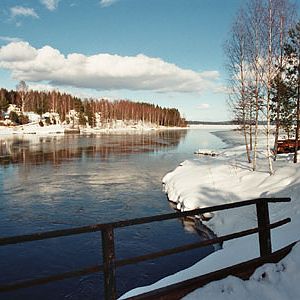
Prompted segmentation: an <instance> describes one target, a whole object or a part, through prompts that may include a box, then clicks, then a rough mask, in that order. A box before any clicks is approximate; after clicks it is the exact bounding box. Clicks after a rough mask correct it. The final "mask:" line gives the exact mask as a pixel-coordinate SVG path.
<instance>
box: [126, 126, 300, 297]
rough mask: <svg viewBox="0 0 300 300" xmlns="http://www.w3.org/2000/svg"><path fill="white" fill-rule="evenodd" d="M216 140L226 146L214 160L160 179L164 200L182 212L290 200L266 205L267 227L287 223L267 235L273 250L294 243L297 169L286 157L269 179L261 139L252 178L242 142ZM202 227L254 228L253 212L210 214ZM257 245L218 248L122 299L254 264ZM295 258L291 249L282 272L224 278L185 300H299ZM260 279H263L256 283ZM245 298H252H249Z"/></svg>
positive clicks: (231, 136)
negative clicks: (287, 220)
mask: <svg viewBox="0 0 300 300" xmlns="http://www.w3.org/2000/svg"><path fill="white" fill-rule="evenodd" d="M216 135H218V136H219V137H220V138H221V139H222V140H223V141H226V142H227V145H228V147H227V148H226V149H224V150H223V151H221V152H220V154H219V155H218V156H217V157H207V156H203V157H200V156H199V157H195V158H194V159H192V160H187V161H184V162H182V163H181V164H180V166H178V167H177V168H176V169H175V170H174V171H172V172H170V173H168V174H167V175H166V176H165V177H164V178H163V183H164V189H165V192H166V193H167V195H168V198H169V200H170V201H172V202H174V203H175V204H176V205H177V209H180V210H182V211H184V210H190V209H194V208H197V207H206V206H212V205H218V204H222V203H230V202H235V201H242V200H248V199H252V198H258V197H291V198H292V202H291V203H288V204H287V203H284V204H273V205H272V204H270V221H271V222H275V221H278V220H280V219H284V218H286V217H291V218H292V222H291V223H289V224H287V225H285V226H283V227H280V228H277V229H275V230H273V231H272V243H273V245H272V246H273V250H277V249H279V248H281V247H283V246H285V245H287V244H290V243H291V242H294V241H297V240H300V232H299V230H298V229H299V226H300V196H299V195H300V176H299V175H300V165H299V164H296V165H295V164H293V163H292V160H291V156H289V155H282V156H281V157H280V158H279V159H278V160H277V161H276V162H275V163H274V168H275V174H274V175H273V176H270V175H269V173H268V166H267V160H266V158H265V156H266V153H265V145H264V141H265V137H264V136H263V135H261V136H260V147H259V157H258V170H257V171H256V172H253V171H251V165H249V164H248V163H247V162H246V157H245V153H244V146H242V145H241V141H242V137H241V136H239V135H238V133H237V132H233V131H228V130H225V131H223V132H218V133H217V134H216ZM205 225H206V226H208V227H209V228H210V229H211V230H212V231H213V232H215V233H216V234H217V235H219V236H220V235H225V234H229V233H232V232H235V231H240V230H244V229H248V228H252V227H256V225H257V221H256V212H255V208H254V207H244V208H239V209H236V210H229V211H225V212H216V213H215V214H214V215H212V218H211V219H210V220H209V221H207V222H205ZM257 245H258V240H257V235H252V236H248V237H245V238H240V239H237V240H231V241H227V242H224V244H223V248H222V249H221V250H219V251H216V252H214V253H212V254H210V255H209V256H207V257H206V258H204V259H202V260H201V261H199V262H198V263H197V264H195V265H194V266H192V267H190V268H188V269H186V270H183V271H181V272H178V273H176V274H174V275H172V276H169V277H167V278H164V279H162V280H160V281H159V282H157V283H155V284H153V285H151V286H147V287H143V288H138V289H135V290H133V291H130V292H129V293H127V294H126V295H125V296H126V297H128V296H132V295H134V294H139V293H143V292H146V291H149V290H153V289H156V288H159V287H163V286H166V285H169V284H172V283H175V282H179V281H182V280H186V279H189V278H193V277H195V276H199V275H202V274H206V273H209V272H212V271H215V270H218V269H221V268H224V267H227V266H230V265H233V264H237V263H239V262H242V261H246V260H249V259H252V258H255V257H257V256H259V249H258V246H257ZM299 256H300V247H299V246H297V247H295V248H294V249H293V250H292V252H291V253H290V254H289V255H288V256H287V257H286V258H285V259H284V260H283V264H284V268H283V269H280V270H279V269H278V265H279V264H277V265H271V266H270V265H266V266H263V267H261V268H260V269H259V270H257V271H256V272H255V274H254V275H253V276H252V278H251V279H250V280H249V281H246V282H243V281H241V280H239V279H236V278H234V279H233V277H229V278H227V279H224V280H223V281H219V282H215V283H211V284H210V285H207V286H206V287H204V288H202V289H199V290H197V291H195V292H194V293H192V294H191V295H189V296H187V299H200V298H202V297H203V298H205V297H210V298H211V299H229V298H230V299H243V298H245V297H249V298H250V299H257V297H258V296H259V297H258V298H260V299H298V298H297V296H296V295H298V297H299V295H300V290H299V287H298V285H297V284H295V283H296V282H297V281H298V282H299V280H300V272H298V270H299V268H300V260H299V258H297V257H299ZM263 273H265V274H266V276H264V277H263V278H262V276H261V274H263ZM287 282H290V285H289V284H287ZM254 290H255V292H254ZM248 294H249V295H250V296H251V295H252V294H253V295H256V298H254V296H252V298H251V297H250V296H249V295H248ZM208 295H209V296H208ZM245 295H247V296H245ZM270 295H272V297H271V296H270ZM226 297H227V298H226ZM276 297H277V298H276Z"/></svg>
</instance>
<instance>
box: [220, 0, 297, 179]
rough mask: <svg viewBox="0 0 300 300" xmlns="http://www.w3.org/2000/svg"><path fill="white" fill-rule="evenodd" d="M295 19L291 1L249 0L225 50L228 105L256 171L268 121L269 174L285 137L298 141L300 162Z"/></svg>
mask: <svg viewBox="0 0 300 300" xmlns="http://www.w3.org/2000/svg"><path fill="white" fill-rule="evenodd" d="M295 20H296V7H295V4H294V3H293V2H291V1H289V0H249V1H247V2H246V3H245V4H244V5H243V7H241V8H240V9H239V11H238V13H237V15H236V18H235V20H234V22H233V24H232V28H231V31H230V35H229V38H228V40H227V41H226V43H225V47H224V49H225V55H226V68H227V72H228V94H229V100H228V104H229V107H230V110H231V112H232V113H233V119H234V120H235V121H236V122H238V123H239V124H240V128H241V130H242V132H243V136H244V142H245V147H246V154H247V160H248V162H249V163H252V169H253V170H256V168H257V147H258V125H259V123H260V122H263V123H264V124H266V125H265V131H266V152H267V159H268V165H269V172H270V174H273V173H274V170H273V160H276V157H277V151H278V139H279V136H280V133H281V132H285V134H286V135H287V136H288V137H289V138H290V137H291V136H295V155H294V162H297V149H298V139H299V125H300V123H299V97H300V23H298V24H297V23H296V22H295ZM274 125H275V132H274V133H273V132H272V126H274ZM272 134H274V135H275V142H274V145H273V144H272V140H271V137H272ZM271 150H273V151H271Z"/></svg>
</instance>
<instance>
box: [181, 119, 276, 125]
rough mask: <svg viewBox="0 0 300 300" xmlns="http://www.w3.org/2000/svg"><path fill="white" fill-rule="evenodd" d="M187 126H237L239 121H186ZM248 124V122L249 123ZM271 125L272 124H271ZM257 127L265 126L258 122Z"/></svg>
mask: <svg viewBox="0 0 300 300" xmlns="http://www.w3.org/2000/svg"><path fill="white" fill-rule="evenodd" d="M187 123H188V125H239V124H240V121H239V120H232V121H216V122H213V121H212V122H211V121H187ZM249 124H250V122H249ZM271 124H273V123H272V122H271ZM258 125H266V122H265V121H258Z"/></svg>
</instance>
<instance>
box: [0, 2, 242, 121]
mask: <svg viewBox="0 0 300 300" xmlns="http://www.w3.org/2000/svg"><path fill="white" fill-rule="evenodd" d="M244 1H245V0H84V1H83V0H0V87H4V88H7V89H15V87H16V85H17V84H18V82H19V81H20V80H25V81H26V83H27V84H28V85H29V87H30V88H32V89H40V90H51V89H54V88H55V89H59V90H61V91H65V92H70V93H72V94H74V95H77V96H80V97H84V98H85V97H93V98H108V99H111V100H114V99H130V100H133V101H142V102H149V103H154V104H158V105H160V106H164V107H176V108H178V109H179V111H180V113H181V114H182V115H183V116H184V117H185V118H186V119H188V120H204V121H221V120H229V119H230V113H229V111H228V108H227V105H226V100H227V95H226V93H225V85H226V71H225V67H224V64H225V63H224V54H223V44H224V42H225V40H226V38H227V37H228V34H229V31H230V27H231V24H232V22H233V19H234V17H235V14H236V12H237V10H238V8H239V7H240V6H241V5H242V4H243V2H244Z"/></svg>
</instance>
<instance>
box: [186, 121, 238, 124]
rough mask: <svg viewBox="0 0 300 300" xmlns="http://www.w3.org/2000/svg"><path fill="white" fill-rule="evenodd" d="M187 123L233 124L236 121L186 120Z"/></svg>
mask: <svg viewBox="0 0 300 300" xmlns="http://www.w3.org/2000/svg"><path fill="white" fill-rule="evenodd" d="M188 124H189V125H234V124H237V122H236V121H216V122H210V121H188Z"/></svg>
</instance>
